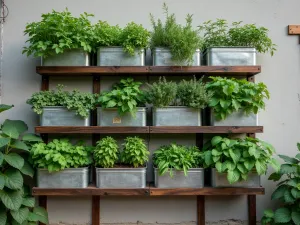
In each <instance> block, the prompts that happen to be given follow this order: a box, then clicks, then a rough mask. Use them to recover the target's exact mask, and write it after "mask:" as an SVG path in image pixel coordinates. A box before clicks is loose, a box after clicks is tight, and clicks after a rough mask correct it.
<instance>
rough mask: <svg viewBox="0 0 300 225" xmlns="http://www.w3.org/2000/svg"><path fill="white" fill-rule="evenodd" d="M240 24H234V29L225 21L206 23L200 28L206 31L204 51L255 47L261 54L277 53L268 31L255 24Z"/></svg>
mask: <svg viewBox="0 0 300 225" xmlns="http://www.w3.org/2000/svg"><path fill="white" fill-rule="evenodd" d="M241 23H242V21H240V22H233V23H232V27H229V26H228V22H227V21H226V20H224V19H217V20H216V21H211V20H209V21H206V22H204V23H203V25H202V26H199V27H200V30H202V31H204V44H203V49H204V50H206V49H209V48H211V47H231V46H233V47H253V48H256V50H257V51H258V52H260V53H266V52H270V54H271V55H273V54H274V52H275V51H276V45H275V44H273V43H272V40H271V39H270V38H269V37H268V31H269V30H268V29H267V28H265V27H257V26H256V25H255V24H245V25H241Z"/></svg>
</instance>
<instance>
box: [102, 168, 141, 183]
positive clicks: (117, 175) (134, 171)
mask: <svg viewBox="0 0 300 225" xmlns="http://www.w3.org/2000/svg"><path fill="white" fill-rule="evenodd" d="M146 169H147V167H144V168H96V184H97V187H98V188H145V187H146Z"/></svg>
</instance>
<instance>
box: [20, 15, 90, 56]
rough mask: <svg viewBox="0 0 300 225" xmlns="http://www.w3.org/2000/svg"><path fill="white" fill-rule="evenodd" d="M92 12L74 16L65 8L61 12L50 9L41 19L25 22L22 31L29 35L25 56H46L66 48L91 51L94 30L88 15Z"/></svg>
mask: <svg viewBox="0 0 300 225" xmlns="http://www.w3.org/2000/svg"><path fill="white" fill-rule="evenodd" d="M91 16H93V15H92V14H88V13H83V14H81V15H80V17H74V16H72V14H71V13H70V12H69V11H68V9H66V10H65V11H63V12H57V11H54V10H53V11H52V12H51V13H46V14H42V20H41V21H39V22H32V23H29V24H27V26H26V29H25V31H24V33H25V34H28V35H29V39H28V40H27V42H29V46H28V47H24V50H23V53H26V54H27V56H29V55H34V56H35V57H38V56H42V57H48V56H51V55H55V54H60V53H63V52H64V51H65V50H67V49H76V48H81V49H83V50H84V51H86V52H91V50H92V46H91V45H92V42H93V39H94V32H93V27H92V25H91V22H90V20H89V17H91Z"/></svg>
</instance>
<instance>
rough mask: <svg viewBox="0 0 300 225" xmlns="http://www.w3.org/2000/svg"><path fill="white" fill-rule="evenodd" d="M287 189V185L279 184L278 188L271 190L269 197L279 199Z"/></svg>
mask: <svg viewBox="0 0 300 225" xmlns="http://www.w3.org/2000/svg"><path fill="white" fill-rule="evenodd" d="M286 190H288V186H286V185H281V186H279V187H278V188H276V190H275V191H274V192H273V194H272V196H271V199H272V200H275V199H280V198H283V195H284V193H285V191H286Z"/></svg>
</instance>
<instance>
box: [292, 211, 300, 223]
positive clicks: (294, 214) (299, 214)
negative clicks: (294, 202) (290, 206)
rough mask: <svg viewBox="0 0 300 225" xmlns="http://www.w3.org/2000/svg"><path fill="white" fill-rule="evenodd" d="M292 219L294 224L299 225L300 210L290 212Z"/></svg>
mask: <svg viewBox="0 0 300 225" xmlns="http://www.w3.org/2000/svg"><path fill="white" fill-rule="evenodd" d="M292 220H293V221H294V223H295V224H296V225H300V212H292Z"/></svg>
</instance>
